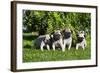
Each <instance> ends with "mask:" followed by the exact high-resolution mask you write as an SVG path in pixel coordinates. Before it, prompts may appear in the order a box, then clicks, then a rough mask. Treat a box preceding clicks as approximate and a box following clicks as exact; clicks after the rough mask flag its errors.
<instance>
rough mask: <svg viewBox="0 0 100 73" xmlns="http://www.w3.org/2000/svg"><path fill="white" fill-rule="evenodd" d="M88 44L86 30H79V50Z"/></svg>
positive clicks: (77, 46)
mask: <svg viewBox="0 0 100 73" xmlns="http://www.w3.org/2000/svg"><path fill="white" fill-rule="evenodd" d="M86 45H87V44H86V39H85V33H84V31H79V32H78V35H77V44H76V50H78V48H79V47H82V48H83V50H84V49H85V47H86Z"/></svg>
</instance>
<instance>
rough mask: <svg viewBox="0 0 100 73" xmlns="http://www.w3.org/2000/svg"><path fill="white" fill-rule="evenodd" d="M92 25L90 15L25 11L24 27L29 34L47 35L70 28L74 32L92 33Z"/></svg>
mask: <svg viewBox="0 0 100 73" xmlns="http://www.w3.org/2000/svg"><path fill="white" fill-rule="evenodd" d="M90 25H91V14H90V13H78V12H56V11H33V10H23V27H27V30H28V31H29V32H32V31H37V32H38V33H39V34H46V33H51V32H52V31H54V30H56V29H64V28H70V29H71V30H72V31H74V32H77V31H78V30H87V31H90V30H91V26H90ZM41 30H42V31H41Z"/></svg>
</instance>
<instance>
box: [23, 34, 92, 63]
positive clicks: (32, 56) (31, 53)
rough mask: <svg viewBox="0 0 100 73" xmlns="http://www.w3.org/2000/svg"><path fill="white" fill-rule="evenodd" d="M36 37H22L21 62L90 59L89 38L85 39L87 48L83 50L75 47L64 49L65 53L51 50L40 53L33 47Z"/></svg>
mask: <svg viewBox="0 0 100 73" xmlns="http://www.w3.org/2000/svg"><path fill="white" fill-rule="evenodd" d="M36 37H37V36H32V35H29V34H28V35H27V36H26V35H24V37H23V38H24V40H23V62H40V61H64V60H85V59H90V58H91V47H90V45H91V43H90V37H87V45H88V46H87V47H86V48H85V50H83V49H82V48H79V49H78V50H76V49H75V47H72V48H71V50H68V49H67V48H66V51H65V52H62V51H61V50H58V49H56V50H55V51H53V50H52V49H51V50H50V51H48V50H47V49H44V51H41V50H40V49H36V48H35V47H34V45H33V48H32V41H33V42H34V40H35V39H36Z"/></svg>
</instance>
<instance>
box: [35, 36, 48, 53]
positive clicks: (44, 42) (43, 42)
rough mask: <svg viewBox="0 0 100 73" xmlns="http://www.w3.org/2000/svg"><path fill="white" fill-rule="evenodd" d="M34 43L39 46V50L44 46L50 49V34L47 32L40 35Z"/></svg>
mask: <svg viewBox="0 0 100 73" xmlns="http://www.w3.org/2000/svg"><path fill="white" fill-rule="evenodd" d="M35 43H36V46H37V48H40V49H41V51H43V48H44V47H46V48H47V49H48V50H50V35H49V34H46V35H40V36H39V37H38V38H37V39H36V42H35Z"/></svg>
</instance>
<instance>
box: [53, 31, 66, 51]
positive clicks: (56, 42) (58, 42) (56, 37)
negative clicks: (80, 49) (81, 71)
mask: <svg viewBox="0 0 100 73" xmlns="http://www.w3.org/2000/svg"><path fill="white" fill-rule="evenodd" d="M51 39H52V48H53V50H54V51H55V48H56V47H60V48H61V49H62V51H65V50H64V46H63V39H62V35H61V32H60V30H57V31H55V32H54V33H52V34H51Z"/></svg>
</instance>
